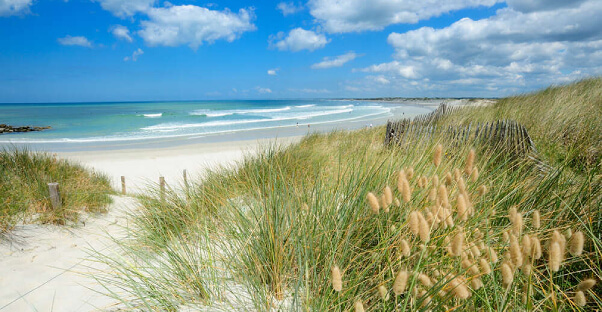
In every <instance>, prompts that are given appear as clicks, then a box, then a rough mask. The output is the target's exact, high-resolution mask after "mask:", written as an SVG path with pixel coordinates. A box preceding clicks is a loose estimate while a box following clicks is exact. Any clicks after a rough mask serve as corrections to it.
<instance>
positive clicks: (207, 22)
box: [138, 5, 255, 49]
mask: <svg viewBox="0 0 602 312" xmlns="http://www.w3.org/2000/svg"><path fill="white" fill-rule="evenodd" d="M147 15H148V17H149V20H146V21H142V22H141V25H142V30H140V31H139V32H138V34H139V35H140V37H142V38H143V39H144V41H145V42H146V43H147V44H148V45H150V46H171V47H174V46H179V45H183V44H187V45H189V46H190V47H191V48H195V49H196V48H197V47H198V46H200V45H202V44H203V43H204V42H207V43H213V42H214V41H216V40H219V39H223V40H226V41H228V42H232V41H234V40H235V39H237V38H238V37H239V36H240V35H241V34H242V33H244V32H246V31H252V30H255V25H253V23H252V21H253V19H254V18H255V15H254V13H253V10H247V9H240V10H239V11H238V13H233V12H231V11H229V10H227V9H226V10H224V11H216V10H210V9H207V8H203V7H198V6H194V5H179V6H171V7H167V8H152V9H150V10H148V11H147Z"/></svg>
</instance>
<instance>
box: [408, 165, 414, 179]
mask: <svg viewBox="0 0 602 312" xmlns="http://www.w3.org/2000/svg"><path fill="white" fill-rule="evenodd" d="M406 176H407V177H408V180H411V179H412V178H413V177H414V168H413V167H408V168H406Z"/></svg>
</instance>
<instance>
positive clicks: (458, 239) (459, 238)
mask: <svg viewBox="0 0 602 312" xmlns="http://www.w3.org/2000/svg"><path fill="white" fill-rule="evenodd" d="M464 236H465V234H464V231H462V230H460V232H458V234H456V236H454V239H452V241H451V252H452V255H454V256H456V257H458V256H460V255H462V249H463V248H464Z"/></svg>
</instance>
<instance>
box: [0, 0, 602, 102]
mask: <svg viewBox="0 0 602 312" xmlns="http://www.w3.org/2000/svg"><path fill="white" fill-rule="evenodd" d="M599 16H602V1H598V0H575V1H564V0H521V1H519V0H506V1H497V0H446V1H435V0H423V1H410V0H372V1H366V0H363V1H362V0H345V1H335V0H309V1H292V2H291V1H284V2H282V1H214V2H203V1H196V0H188V1H172V2H159V1H153V0H94V1H91V0H69V1H67V0H0V102H80V101H82V102H88V101H91V102H95V101H96V102H100V101H156V100H204V99H279V98H321V97H379V96H401V97H437V96H438V97H446V96H449V97H462V96H471V97H479V96H484V97H498V96H505V95H509V94H516V93H521V92H528V91H531V90H535V89H538V88H542V87H545V86H547V85H550V84H560V83H565V82H569V81H573V80H575V79H580V78H583V77H588V76H595V75H600V74H602V52H601V51H602V32H601V29H602V19H600V18H599Z"/></svg>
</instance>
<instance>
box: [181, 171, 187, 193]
mask: <svg viewBox="0 0 602 312" xmlns="http://www.w3.org/2000/svg"><path fill="white" fill-rule="evenodd" d="M182 177H183V178H184V187H186V189H188V177H187V176H186V169H184V170H183V171H182Z"/></svg>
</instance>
